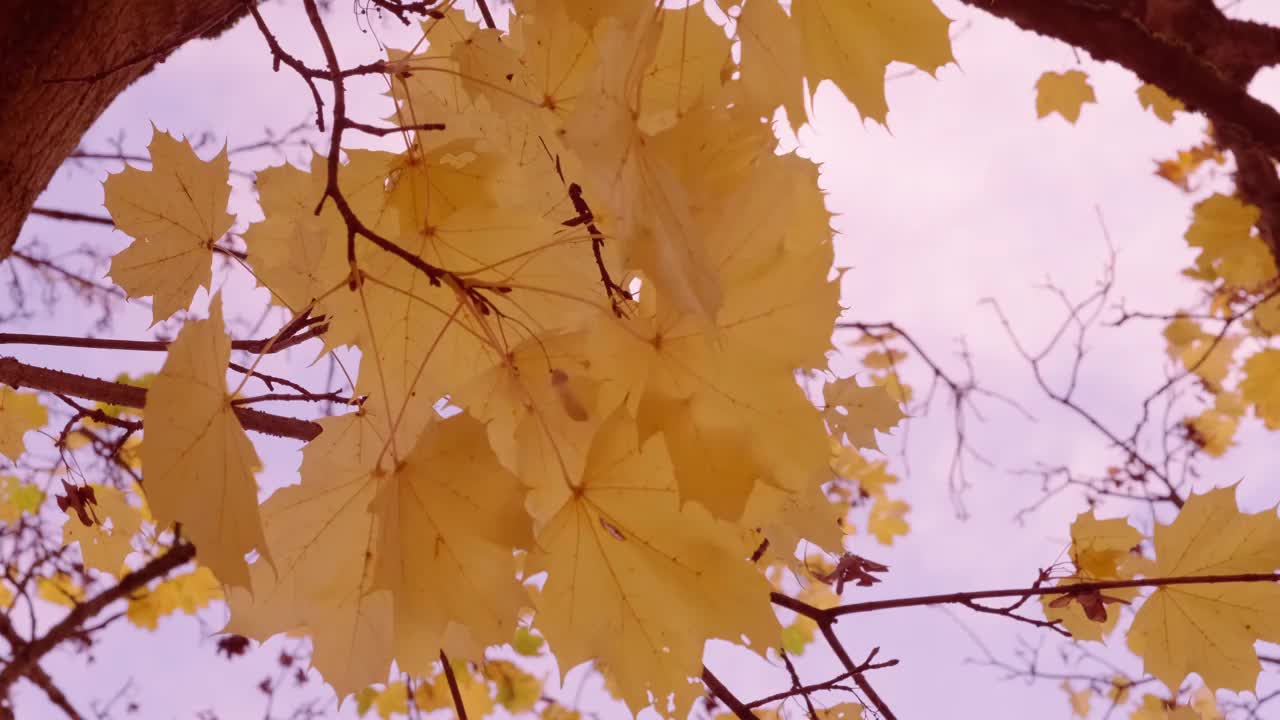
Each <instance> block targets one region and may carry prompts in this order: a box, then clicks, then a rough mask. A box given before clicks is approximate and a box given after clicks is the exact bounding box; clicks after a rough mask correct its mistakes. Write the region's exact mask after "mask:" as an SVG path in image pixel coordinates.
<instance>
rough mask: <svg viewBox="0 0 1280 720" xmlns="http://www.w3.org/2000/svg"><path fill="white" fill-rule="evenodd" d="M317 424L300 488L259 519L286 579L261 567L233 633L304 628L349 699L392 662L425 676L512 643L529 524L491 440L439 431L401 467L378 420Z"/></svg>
mask: <svg viewBox="0 0 1280 720" xmlns="http://www.w3.org/2000/svg"><path fill="white" fill-rule="evenodd" d="M321 422H322V425H323V426H324V428H325V430H324V432H323V433H322V434H321V435H320V437H319V438H317V439H316V440H315V441H313V442H312V443H311V444H310V445H308V446H307V448H306V449H305V450H304V453H303V466H302V477H303V482H302V484H301V485H296V486H291V487H287V488H284V489H283V490H280V491H279V492H277V493H276V494H275V495H272V497H271V498H270V499H268V500H267V502H266V503H265V504H264V505H263V523H264V527H265V530H266V534H267V540H268V546H269V547H270V549H271V552H272V557H273V558H274V559H275V563H276V567H277V568H278V573H275V574H273V573H272V572H271V570H270V569H268V568H263V567H262V565H263V564H262V563H256V564H255V565H254V566H253V568H252V569H253V571H254V592H253V595H252V596H251V597H250V596H249V595H248V594H247V593H243V592H240V591H236V592H233V593H232V594H231V596H230V603H231V607H232V621H231V625H229V626H228V628H227V631H228V632H238V633H240V634H243V635H249V636H251V637H255V638H260V639H262V638H265V637H269V636H270V635H272V634H275V633H279V632H285V631H287V630H289V629H293V628H295V627H298V626H302V627H305V628H306V630H307V631H308V632H309V633H311V635H312V636H313V639H314V642H315V648H316V657H315V662H316V666H317V668H319V669H320V671H321V673H322V674H324V676H325V679H326V680H327V681H329V682H330V683H331V684H333V685H334V687H335V688H336V689H337V690H338V692H339V693H340V694H342V695H345V694H347V693H349V692H352V691H354V690H356V689H358V688H360V687H363V686H365V685H369V684H372V683H374V682H378V681H379V676H385V674H386V672H387V666H388V665H389V664H390V662H391V660H392V658H393V657H394V658H395V659H396V660H397V662H398V664H399V665H400V667H401V668H403V669H405V670H406V671H408V672H413V673H416V674H426V673H427V671H429V670H430V668H431V665H432V663H433V662H435V660H436V658H437V657H438V654H439V652H440V650H441V649H442V648H443V649H445V650H446V651H447V652H449V653H450V654H451V655H461V654H466V655H473V654H476V653H478V649H479V648H481V647H483V646H485V645H489V644H495V643H501V642H505V641H506V640H507V639H508V638H510V637H511V634H512V632H514V630H515V626H516V620H517V617H518V612H519V609H520V607H521V606H522V605H523V604H527V601H524V600H523V597H522V596H523V591H522V589H521V586H520V584H519V582H518V581H517V580H516V577H515V561H514V559H513V557H512V549H513V547H515V546H517V545H521V546H523V545H526V544H527V543H528V538H529V519H528V516H527V515H526V514H525V513H524V509H523V492H522V489H521V488H520V486H519V485H518V483H517V482H516V480H515V478H514V477H513V476H511V475H510V474H509V473H507V472H506V471H505V470H503V469H502V468H501V467H500V466H499V465H498V464H497V462H496V460H495V459H494V457H493V454H492V451H491V450H490V449H489V447H488V444H487V442H486V436H485V432H484V428H483V426H482V425H481V424H480V423H479V422H478V421H476V420H474V419H473V418H470V417H468V416H466V415H456V416H454V417H451V418H449V419H448V420H437V421H436V422H434V423H432V424H431V425H429V426H428V428H427V429H426V430H425V431H424V432H423V433H422V435H421V437H420V438H419V440H418V442H417V444H416V445H415V446H414V447H413V448H412V450H411V451H410V452H408V453H407V454H406V456H405V457H404V458H403V459H401V460H399V461H397V462H392V461H391V458H390V457H389V456H388V455H387V454H386V452H385V451H386V450H387V442H386V439H385V435H384V434H383V433H382V429H383V427H384V425H383V424H382V422H380V420H379V419H378V418H376V417H369V416H368V415H367V414H366V413H364V412H360V413H352V414H350V415H345V416H342V417H337V418H326V419H325V420H323V421H321ZM260 578H261V582H262V583H263V585H262V587H259V583H260Z"/></svg>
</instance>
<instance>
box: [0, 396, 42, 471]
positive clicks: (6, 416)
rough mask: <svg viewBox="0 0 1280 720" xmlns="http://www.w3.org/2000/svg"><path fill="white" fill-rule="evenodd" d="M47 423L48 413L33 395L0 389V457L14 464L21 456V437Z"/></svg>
mask: <svg viewBox="0 0 1280 720" xmlns="http://www.w3.org/2000/svg"><path fill="white" fill-rule="evenodd" d="M47 422H49V411H48V410H45V409H44V405H41V404H40V399H39V397H38V396H37V395H35V394H34V393H20V392H18V391H16V390H12V389H10V388H7V387H0V455H4V456H5V457H7V458H9V460H11V461H14V462H16V461H17V460H18V456H20V455H22V447H23V446H22V436H23V435H25V434H27V432H29V431H31V430H39V429H40V428H42V427H44V424H45V423H47Z"/></svg>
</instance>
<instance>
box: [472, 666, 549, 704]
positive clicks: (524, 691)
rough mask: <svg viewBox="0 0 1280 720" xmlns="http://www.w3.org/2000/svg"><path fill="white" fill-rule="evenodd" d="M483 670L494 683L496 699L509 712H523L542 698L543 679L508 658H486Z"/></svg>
mask: <svg viewBox="0 0 1280 720" xmlns="http://www.w3.org/2000/svg"><path fill="white" fill-rule="evenodd" d="M481 672H482V673H483V674H484V676H485V677H486V678H488V679H489V681H490V682H492V683H493V684H494V687H495V688H496V689H497V693H496V694H495V696H494V700H495V701H496V702H497V704H498V705H501V706H502V707H504V708H506V709H507V711H508V712H512V713H523V712H528V711H530V710H532V709H533V706H534V705H536V704H537V703H538V701H539V700H541V699H542V680H540V679H538V678H537V677H536V676H534V675H531V674H530V673H527V672H525V671H524V670H522V669H521V668H520V667H519V666H518V665H516V664H515V663H513V662H510V661H507V660H486V661H485V663H484V665H483V666H481Z"/></svg>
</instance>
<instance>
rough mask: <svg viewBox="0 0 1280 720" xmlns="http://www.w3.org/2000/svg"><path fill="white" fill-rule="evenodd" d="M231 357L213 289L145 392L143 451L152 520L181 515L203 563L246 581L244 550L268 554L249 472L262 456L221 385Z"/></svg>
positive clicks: (232, 580) (236, 581)
mask: <svg viewBox="0 0 1280 720" xmlns="http://www.w3.org/2000/svg"><path fill="white" fill-rule="evenodd" d="M230 358H231V338H230V337H228V336H227V333H226V330H224V329H223V323H222V299H221V297H220V296H218V295H215V296H214V298H213V303H212V305H211V307H210V312H209V319H207V320H196V321H191V322H188V323H186V324H184V325H183V327H182V330H181V331H180V332H179V333H178V337H177V339H176V340H174V341H173V343H172V344H171V345H170V346H169V354H168V357H167V358H165V362H164V367H163V368H162V369H161V371H160V374H159V375H158V376H157V377H156V379H155V382H154V384H153V385H152V387H151V389H150V390H149V391H148V392H147V403H146V408H145V409H144V412H145V413H146V417H147V430H146V433H145V435H144V437H143V441H142V450H141V457H142V468H143V476H144V477H145V478H146V484H145V492H146V498H147V505H148V506H149V507H150V509H151V512H152V513H153V515H154V516H155V518H156V521H157V523H159V524H160V526H161V527H164V526H167V525H169V524H170V523H175V522H176V523H182V533H183V535H184V536H186V537H188V538H190V539H191V541H192V542H193V543H195V545H196V547H197V548H198V553H199V559H200V562H201V564H203V565H206V566H208V567H209V569H211V570H212V571H213V573H214V574H215V575H217V577H218V579H219V580H221V581H222V582H224V583H226V584H228V585H240V586H248V584H249V572H248V567H247V565H246V563H245V560H244V556H245V554H246V553H248V552H249V551H250V550H253V549H255V548H256V549H258V550H259V551H260V552H262V553H263V554H264V555H266V554H267V548H266V542H265V540H264V538H263V535H262V523H261V521H260V519H259V516H258V484H257V481H256V480H255V479H254V472H255V471H256V470H257V468H258V467H260V465H261V463H260V462H259V460H258V454H257V452H256V451H255V450H254V448H253V443H251V442H250V441H249V438H248V436H247V435H246V434H245V431H244V428H242V427H240V421H239V420H238V419H237V418H236V415H235V408H234V406H233V405H232V404H231V401H232V398H231V394H230V393H229V392H228V391H227V385H226V372H227V364H228V363H229V362H230ZM268 557H269V556H268Z"/></svg>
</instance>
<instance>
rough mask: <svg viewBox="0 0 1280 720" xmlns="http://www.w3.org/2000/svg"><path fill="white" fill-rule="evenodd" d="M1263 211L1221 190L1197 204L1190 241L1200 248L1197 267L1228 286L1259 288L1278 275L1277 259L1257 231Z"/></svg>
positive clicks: (1187, 237)
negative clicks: (1256, 227)
mask: <svg viewBox="0 0 1280 720" xmlns="http://www.w3.org/2000/svg"><path fill="white" fill-rule="evenodd" d="M1260 215H1261V211H1260V210H1258V208H1256V207H1254V206H1253V205H1249V204H1247V203H1244V202H1242V201H1240V200H1238V199H1236V198H1233V197H1230V196H1228V195H1223V194H1221V193H1218V194H1215V195H1212V196H1210V197H1208V198H1206V199H1204V200H1201V201H1200V202H1198V203H1196V206H1195V210H1194V216H1193V217H1192V220H1191V226H1190V227H1189V228H1187V233H1186V240H1187V244H1188V245H1190V246H1191V247H1193V248H1199V249H1200V254H1199V255H1197V256H1196V261H1195V262H1196V270H1197V271H1198V272H1200V273H1202V274H1205V275H1207V276H1209V277H1217V278H1221V279H1222V280H1223V281H1224V282H1226V283H1227V285H1230V286H1232V287H1240V288H1252V287H1256V286H1258V285H1260V284H1262V283H1264V282H1266V281H1268V280H1270V279H1272V278H1274V277H1275V276H1276V264H1275V259H1274V258H1272V257H1271V252H1270V251H1269V250H1267V246H1266V244H1265V243H1263V242H1262V238H1261V237H1259V236H1258V235H1257V234H1256V233H1254V232H1253V230H1254V225H1256V224H1257V222H1258V218H1259V217H1260Z"/></svg>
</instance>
